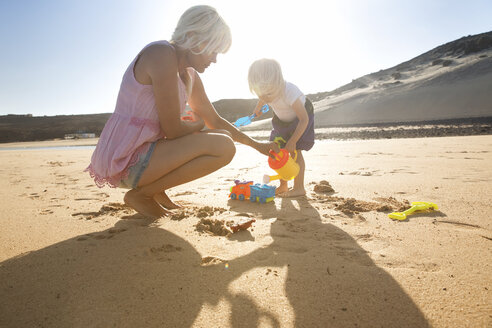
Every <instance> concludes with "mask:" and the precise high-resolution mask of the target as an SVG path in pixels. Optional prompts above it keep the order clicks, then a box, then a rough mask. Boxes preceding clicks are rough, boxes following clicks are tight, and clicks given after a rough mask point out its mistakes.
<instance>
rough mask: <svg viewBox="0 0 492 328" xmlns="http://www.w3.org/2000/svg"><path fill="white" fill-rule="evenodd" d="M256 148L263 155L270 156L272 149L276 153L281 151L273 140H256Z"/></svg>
mask: <svg viewBox="0 0 492 328" xmlns="http://www.w3.org/2000/svg"><path fill="white" fill-rule="evenodd" d="M254 148H255V149H256V150H257V151H259V152H260V153H262V154H263V155H266V156H269V155H270V150H273V151H274V152H276V153H278V152H280V148H279V147H278V145H277V144H276V143H275V142H273V141H268V142H256V143H255V145H254Z"/></svg>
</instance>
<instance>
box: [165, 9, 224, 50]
mask: <svg viewBox="0 0 492 328" xmlns="http://www.w3.org/2000/svg"><path fill="white" fill-rule="evenodd" d="M171 41H173V42H174V43H175V44H177V45H179V46H181V47H183V48H184V49H188V50H191V51H192V52H193V53H194V54H196V55H198V54H202V53H208V54H211V53H213V52H217V53H225V52H227V50H229V48H230V46H231V43H232V37H231V31H230V29H229V26H227V24H226V23H225V21H224V20H223V19H222V17H221V16H220V15H219V14H218V13H217V10H215V8H213V7H210V6H206V5H199V6H193V7H191V8H189V9H188V10H186V11H185V12H184V13H183V15H181V18H180V19H179V21H178V25H177V26H176V29H175V30H174V33H173V36H172V38H171ZM200 45H205V47H204V48H203V49H202V50H201V51H198V52H196V51H193V50H192V49H195V48H197V47H198V46H200Z"/></svg>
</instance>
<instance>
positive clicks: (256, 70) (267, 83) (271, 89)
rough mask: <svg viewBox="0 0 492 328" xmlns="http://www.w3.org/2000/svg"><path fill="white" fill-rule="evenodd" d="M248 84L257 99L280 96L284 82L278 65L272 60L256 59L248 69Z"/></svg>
mask: <svg viewBox="0 0 492 328" xmlns="http://www.w3.org/2000/svg"><path fill="white" fill-rule="evenodd" d="M248 83H249V90H250V91H251V92H253V93H255V94H256V95H257V96H258V97H261V96H263V95H267V94H268V95H278V94H281V92H283V90H284V86H285V81H284V77H283V75H282V69H281V68H280V64H279V63H278V62H277V61H276V60H274V59H267V58H263V59H258V60H257V61H255V62H254V63H253V64H251V66H250V67H249V72H248Z"/></svg>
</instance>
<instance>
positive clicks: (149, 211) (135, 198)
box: [123, 189, 171, 219]
mask: <svg viewBox="0 0 492 328" xmlns="http://www.w3.org/2000/svg"><path fill="white" fill-rule="evenodd" d="M123 200H124V202H125V204H126V205H128V206H130V207H131V208H133V209H134V210H135V211H137V212H138V213H140V214H142V215H143V216H146V217H150V218H153V219H156V218H160V217H163V216H166V215H169V214H171V212H170V211H168V210H166V209H164V208H163V207H162V206H161V205H159V204H158V203H157V202H156V201H155V200H154V199H153V198H152V197H148V196H145V195H143V194H140V193H139V192H138V191H137V190H136V189H132V190H130V191H128V192H127V193H126V194H125V197H124V198H123Z"/></svg>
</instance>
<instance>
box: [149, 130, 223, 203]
mask: <svg viewBox="0 0 492 328" xmlns="http://www.w3.org/2000/svg"><path fill="white" fill-rule="evenodd" d="M200 133H206V134H224V135H227V136H229V137H231V133H230V132H229V131H227V130H219V129H213V130H206V131H202V132H200ZM154 200H155V201H156V202H157V203H158V204H160V205H161V206H162V207H164V208H166V209H168V210H173V209H177V208H181V207H182V206H181V205H180V204H178V203H175V202H173V201H172V200H171V199H170V198H169V196H168V195H167V194H166V192H165V191H162V192H159V193H157V194H155V195H154Z"/></svg>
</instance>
